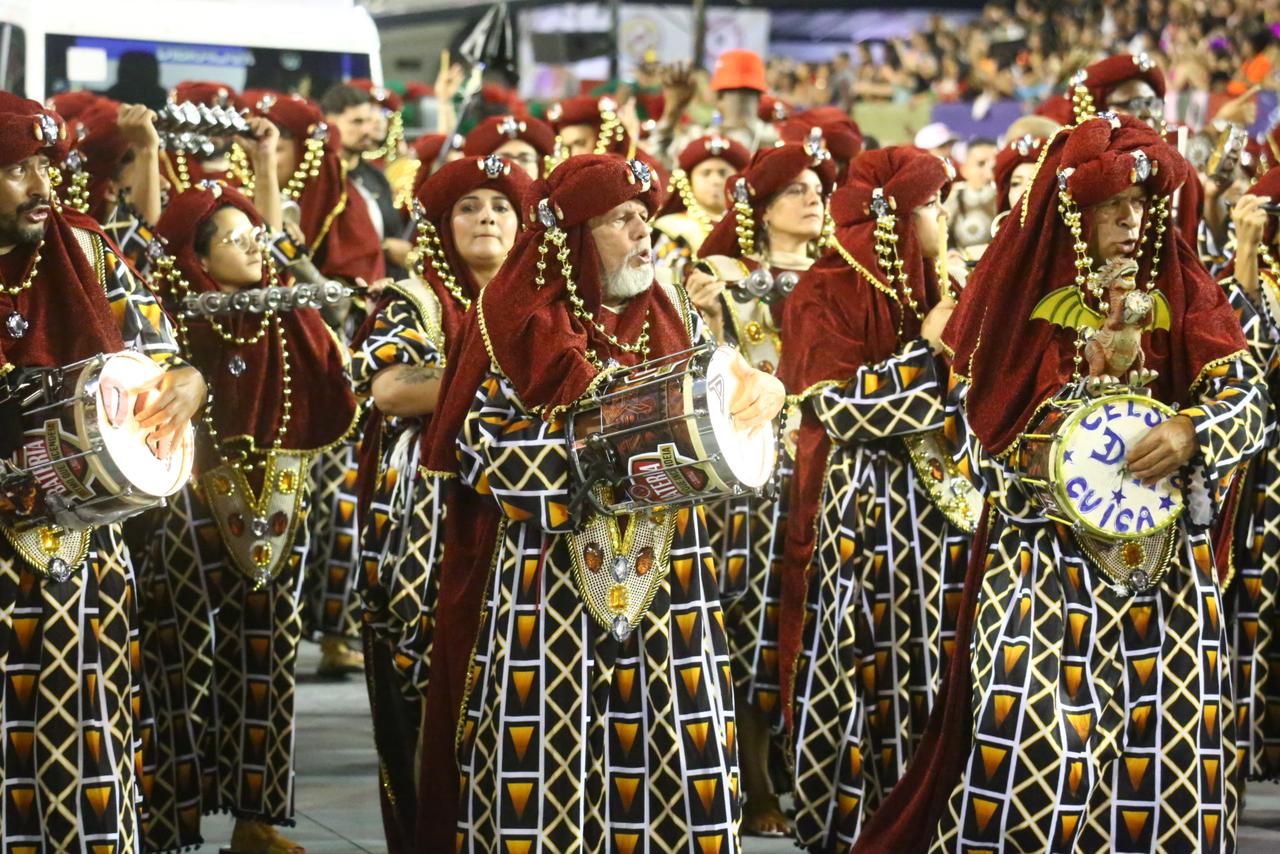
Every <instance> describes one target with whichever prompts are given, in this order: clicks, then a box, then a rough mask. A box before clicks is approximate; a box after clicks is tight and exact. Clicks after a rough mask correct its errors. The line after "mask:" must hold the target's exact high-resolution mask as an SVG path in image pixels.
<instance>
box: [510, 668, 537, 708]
mask: <svg viewBox="0 0 1280 854" xmlns="http://www.w3.org/2000/svg"><path fill="white" fill-rule="evenodd" d="M533 674H534V671H532V670H516V671H514V672H513V673H512V674H511V681H512V682H514V683H515V685H516V696H518V697H519V698H520V702H521V703H527V702H529V689H530V688H532V687H533Z"/></svg>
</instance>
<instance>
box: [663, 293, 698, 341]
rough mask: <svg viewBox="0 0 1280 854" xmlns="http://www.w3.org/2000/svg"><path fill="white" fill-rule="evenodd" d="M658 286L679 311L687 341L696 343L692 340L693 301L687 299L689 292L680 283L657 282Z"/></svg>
mask: <svg viewBox="0 0 1280 854" xmlns="http://www.w3.org/2000/svg"><path fill="white" fill-rule="evenodd" d="M658 287H660V288H662V291H663V293H665V294H666V295H667V299H668V300H670V302H671V304H672V305H673V306H675V308H676V311H678V312H680V319H681V320H683V321H684V334H685V335H686V336H688V338H689V343H690V344H696V343H697V342H696V341H694V340H693V303H691V302H690V301H689V292H688V291H686V290H685V289H684V288H683V287H681V286H680V285H676V284H672V283H670V282H659V283H658Z"/></svg>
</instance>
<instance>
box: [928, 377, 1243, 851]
mask: <svg viewBox="0 0 1280 854" xmlns="http://www.w3.org/2000/svg"><path fill="white" fill-rule="evenodd" d="M1265 394H1266V392H1265V389H1264V388H1263V387H1262V386H1261V385H1260V384H1259V371H1258V368H1257V367H1256V365H1255V364H1254V363H1253V361H1252V360H1251V359H1248V358H1235V359H1231V360H1228V361H1226V362H1223V363H1220V364H1217V365H1215V366H1212V367H1211V368H1210V369H1209V370H1207V371H1206V373H1205V375H1204V376H1203V377H1202V382H1201V387H1200V389H1199V399H1200V400H1201V401H1202V402H1201V403H1199V404H1198V405H1195V406H1191V407H1187V408H1185V409H1183V410H1182V414H1184V415H1186V416H1187V417H1189V418H1191V420H1192V421H1193V423H1194V425H1195V429H1196V438H1197V440H1198V443H1199V448H1200V450H1199V454H1198V456H1197V457H1196V458H1195V459H1194V460H1193V463H1194V468H1193V471H1192V473H1191V476H1190V477H1189V483H1190V484H1191V488H1190V493H1189V505H1190V507H1189V510H1188V513H1187V514H1185V515H1184V517H1183V519H1182V520H1181V521H1180V522H1179V523H1178V525H1177V527H1176V528H1175V529H1174V530H1175V534H1174V539H1175V547H1174V550H1173V554H1172V557H1171V560H1170V565H1169V568H1168V570H1167V571H1166V572H1165V574H1164V575H1163V577H1162V578H1161V580H1160V581H1159V583H1158V584H1156V585H1155V586H1153V587H1152V588H1151V589H1149V590H1147V591H1145V592H1141V593H1136V594H1132V593H1131V592H1129V591H1128V589H1127V588H1126V589H1123V590H1122V589H1120V588H1119V587H1117V586H1116V585H1115V584H1113V583H1112V582H1111V581H1110V580H1109V578H1108V576H1107V575H1105V574H1104V573H1103V572H1102V571H1101V570H1100V569H1099V568H1098V567H1096V566H1094V565H1093V564H1092V562H1091V561H1090V559H1088V558H1087V557H1086V556H1085V553H1084V552H1083V551H1082V550H1081V548H1080V546H1079V545H1078V544H1077V542H1076V540H1075V538H1074V536H1073V535H1072V534H1071V533H1070V531H1068V530H1067V529H1065V528H1064V527H1063V526H1061V525H1059V524H1057V523H1054V522H1050V521H1048V520H1046V519H1044V518H1043V517H1042V516H1041V515H1040V514H1039V510H1038V509H1037V507H1036V506H1035V505H1033V504H1031V503H1030V502H1029V501H1028V500H1027V498H1026V496H1025V495H1024V493H1023V492H1022V489H1021V486H1020V485H1019V484H1018V482H1017V478H1016V475H1014V474H1013V473H1012V472H1011V471H1010V470H1008V469H1005V468H1004V467H1003V466H1001V465H998V464H995V463H990V462H988V463H987V464H985V465H984V466H983V470H984V475H985V480H986V485H987V489H988V492H989V495H990V496H991V497H992V499H993V500H994V501H995V507H996V509H995V510H994V511H993V516H992V520H991V526H990V532H989V540H988V542H989V545H988V551H987V570H986V573H985V576H984V580H983V586H982V590H981V595H980V598H979V601H978V606H977V615H976V620H975V631H974V636H973V638H972V643H973V662H972V672H973V674H974V676H973V708H974V719H973V720H974V732H973V744H972V748H971V751H970V754H969V760H968V762H967V765H966V770H965V773H964V775H963V778H962V780H961V782H960V783H959V784H958V785H957V787H956V788H955V790H954V791H953V792H952V794H951V797H950V799H949V803H948V806H947V809H946V811H945V812H944V814H943V816H942V819H941V821H940V824H939V826H938V829H937V837H936V838H935V842H934V846H933V850H934V851H955V852H961V851H963V852H972V851H979V850H1002V851H1098V850H1113V851H1205V852H1209V851H1231V850H1234V846H1235V828H1236V816H1237V809H1238V797H1237V784H1236V762H1237V755H1236V751H1235V749H1234V741H1233V739H1234V738H1235V728H1236V726H1235V724H1236V715H1235V703H1234V692H1233V689H1232V679H1231V667H1232V663H1231V660H1230V649H1229V645H1228V631H1229V624H1228V621H1227V615H1226V613H1225V611H1224V600H1223V596H1222V594H1221V592H1220V587H1219V581H1218V577H1217V569H1216V566H1215V564H1214V555H1213V547H1212V543H1211V541H1210V537H1209V534H1208V530H1207V528H1206V525H1207V524H1208V522H1209V521H1210V518H1211V516H1212V512H1213V510H1212V508H1213V507H1214V506H1215V505H1216V503H1217V502H1218V501H1219V500H1220V498H1221V495H1220V491H1221V490H1220V486H1221V484H1222V483H1223V482H1224V481H1225V480H1226V478H1227V476H1228V474H1229V473H1230V472H1231V471H1232V470H1234V469H1236V468H1237V467H1238V466H1240V465H1241V464H1242V463H1244V462H1245V461H1246V460H1247V459H1248V458H1249V456H1250V455H1252V454H1253V453H1254V452H1256V451H1257V449H1258V448H1259V447H1260V445H1261V442H1262V438H1263V420H1264V416H1265V412H1266V405H1267V404H1266V400H1265Z"/></svg>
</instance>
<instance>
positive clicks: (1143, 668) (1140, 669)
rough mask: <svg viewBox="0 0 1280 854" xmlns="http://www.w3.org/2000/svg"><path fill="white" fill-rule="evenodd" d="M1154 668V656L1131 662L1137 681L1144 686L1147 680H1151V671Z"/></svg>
mask: <svg viewBox="0 0 1280 854" xmlns="http://www.w3.org/2000/svg"><path fill="white" fill-rule="evenodd" d="M1155 666H1156V657H1155V656H1154V655H1151V656H1148V657H1146V658H1135V659H1134V660H1133V670H1134V672H1135V673H1137V674H1138V681H1139V682H1141V683H1142V684H1143V685H1144V686H1145V685H1146V684H1147V680H1148V679H1150V678H1151V671H1152V669H1153V668H1154V667H1155Z"/></svg>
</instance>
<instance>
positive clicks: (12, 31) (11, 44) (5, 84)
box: [0, 23, 27, 98]
mask: <svg viewBox="0 0 1280 854" xmlns="http://www.w3.org/2000/svg"><path fill="white" fill-rule="evenodd" d="M0 89H4V90H5V91H8V92H12V93H13V94H15V95H21V96H22V97H24V98H25V97H26V96H27V35H26V33H24V32H23V31H22V27H19V26H18V25H16V24H6V23H0Z"/></svg>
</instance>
